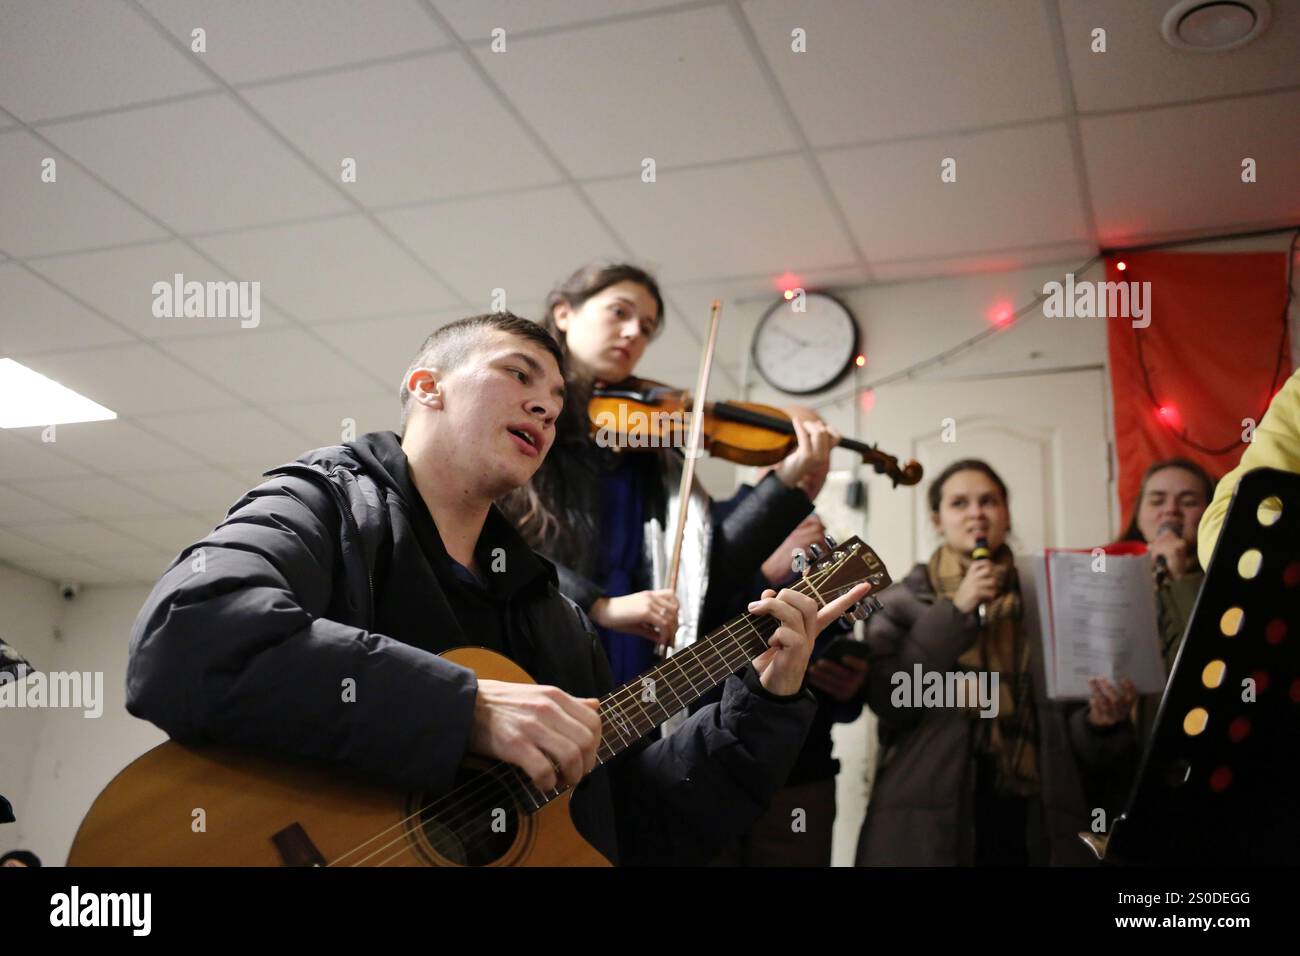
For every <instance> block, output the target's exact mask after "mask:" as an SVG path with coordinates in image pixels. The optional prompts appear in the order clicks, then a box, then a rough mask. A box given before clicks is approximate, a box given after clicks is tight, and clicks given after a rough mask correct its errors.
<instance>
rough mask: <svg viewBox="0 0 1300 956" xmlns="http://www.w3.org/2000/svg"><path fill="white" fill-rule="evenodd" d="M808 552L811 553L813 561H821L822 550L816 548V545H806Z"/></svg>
mask: <svg viewBox="0 0 1300 956" xmlns="http://www.w3.org/2000/svg"><path fill="white" fill-rule="evenodd" d="M808 550H809V551H810V552H811V553H812V557H813V560H814V561H820V560H821V559H822V549H821V548H819V547H817V545H815V544H810V545H808Z"/></svg>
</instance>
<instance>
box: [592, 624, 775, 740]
mask: <svg viewBox="0 0 1300 956" xmlns="http://www.w3.org/2000/svg"><path fill="white" fill-rule="evenodd" d="M776 629H777V623H776V621H775V620H773V619H772V618H770V617H758V616H756V615H753V614H748V613H746V614H742V615H741V616H740V617H738V618H736V619H735V620H734V621H731V622H730V623H729V624H726V625H725V626H723V627H720V628H718V629H717V630H716V631H714V632H713V633H712V634H710V635H709V636H708V637H707V638H705V639H704V640H702V641H697V642H696V643H694V644H692V645H691V646H690V647H688V648H686V650H684V651H679V652H678V653H676V654H674V655H673V656H672V657H670V658H668V660H666V661H664V662H663V663H662V664H660V665H658V666H657V667H655V668H653V669H651V670H649V671H647V672H646V673H645V674H642V675H641V676H640V677H638V678H636V679H635V680H632V681H629V682H628V683H626V684H624V685H623V686H622V687H620V688H618V689H617V690H615V691H613V692H611V693H610V694H608V695H607V696H606V697H605V698H604V699H603V700H601V702H600V719H601V726H602V733H601V741H600V747H599V749H598V750H597V756H598V758H599V759H600V762H601V763H604V762H605V761H607V760H610V759H612V758H613V757H615V756H617V755H618V754H620V753H622V752H623V751H624V750H626V749H627V748H628V747H630V746H632V745H633V744H634V743H636V742H637V741H638V740H640V739H641V738H642V737H644V736H645V735H646V734H648V733H650V731H651V730H653V729H654V728H655V727H657V726H658V725H659V724H662V723H663V722H664V721H665V720H667V719H668V718H669V717H671V716H672V715H673V714H675V713H677V712H678V711H681V710H685V709H686V708H687V707H689V706H690V705H691V704H693V703H695V702H696V701H697V700H699V699H700V698H701V697H703V696H704V695H705V694H707V693H708V692H709V691H711V690H712V689H713V688H714V687H717V686H718V685H719V684H721V683H722V682H723V681H725V680H726V679H727V678H728V677H729V676H730V675H732V674H734V673H736V671H738V670H740V669H741V668H742V667H744V666H745V665H746V664H748V663H749V662H750V661H752V660H753V659H754V658H756V657H758V656H759V655H760V654H762V653H763V651H765V650H767V641H768V638H770V637H771V636H772V635H773V634H774V633H775V632H776Z"/></svg>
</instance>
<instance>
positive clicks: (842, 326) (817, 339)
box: [753, 292, 858, 395]
mask: <svg viewBox="0 0 1300 956" xmlns="http://www.w3.org/2000/svg"><path fill="white" fill-rule="evenodd" d="M797 301H798V300H797V299H792V300H791V301H789V302H787V301H786V300H785V299H781V300H780V301H779V302H777V303H776V304H775V305H773V306H772V307H771V308H770V309H768V310H767V314H765V315H764V316H763V318H762V320H761V321H760V322H759V323H758V331H756V332H755V333H754V345H753V358H754V367H755V368H757V369H758V372H759V374H760V375H762V376H763V378H764V380H766V382H767V383H768V384H769V385H771V386H772V387H773V388H777V389H780V390H781V391H783V392H787V393H789V394H791V395H807V394H809V393H810V392H820V391H821V390H823V389H826V388H829V387H830V386H832V385H834V384H835V383H836V382H837V381H838V380H839V378H840V376H842V375H843V374H844V373H845V372H846V371H848V368H849V365H850V364H851V363H852V362H853V358H854V353H855V352H856V351H857V348H858V323H857V322H856V321H855V320H854V318H853V315H852V314H851V313H850V312H849V310H848V309H847V308H845V307H844V306H843V305H842V304H840V303H839V302H838V301H836V300H835V299H832V298H831V297H830V296H828V295H824V294H822V293H820V292H809V293H807V294H806V295H805V305H806V311H804V312H796V311H795V310H794V305H795V303H796V302H797Z"/></svg>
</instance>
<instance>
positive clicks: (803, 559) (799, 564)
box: [790, 548, 808, 574]
mask: <svg viewBox="0 0 1300 956" xmlns="http://www.w3.org/2000/svg"><path fill="white" fill-rule="evenodd" d="M790 570H791V571H793V572H794V573H795V574H803V573H804V571H806V570H808V555H806V554H804V553H803V548H795V549H794V551H792V552H791V553H790Z"/></svg>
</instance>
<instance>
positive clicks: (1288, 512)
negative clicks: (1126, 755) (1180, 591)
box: [1104, 468, 1300, 865]
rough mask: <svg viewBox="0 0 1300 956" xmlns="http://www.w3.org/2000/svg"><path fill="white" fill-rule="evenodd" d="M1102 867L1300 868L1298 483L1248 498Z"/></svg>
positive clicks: (1214, 561) (1246, 492) (1195, 617)
mask: <svg viewBox="0 0 1300 956" xmlns="http://www.w3.org/2000/svg"><path fill="white" fill-rule="evenodd" d="M1104 859H1105V860H1106V862H1108V863H1121V864H1137V865H1154V864H1165V865H1192V864H1295V863H1297V862H1300V475H1296V474H1291V473H1289V472H1283V471H1277V470H1275V469H1272V468H1264V469H1258V470H1255V471H1251V472H1249V473H1247V474H1246V475H1245V476H1244V477H1243V478H1242V480H1241V482H1240V484H1239V485H1238V487H1237V492H1236V494H1235V496H1234V497H1233V500H1232V503H1231V506H1230V507H1229V509H1228V514H1227V518H1226V520H1225V522H1224V525H1223V530H1222V533H1221V534H1220V536H1219V541H1218V545H1217V546H1216V548H1215V552H1214V555H1213V557H1212V558H1211V561H1210V567H1209V568H1208V569H1207V573H1206V576H1205V583H1204V584H1203V585H1202V587H1201V593H1200V595H1199V597H1198V598H1197V601H1196V607H1195V608H1194V610H1193V612H1192V619H1191V621H1190V622H1189V624H1188V627H1187V634H1186V635H1185V637H1184V640H1183V644H1182V647H1181V649H1180V650H1179V652H1178V657H1177V659H1176V660H1175V661H1174V667H1173V671H1172V672H1171V674H1170V678H1169V684H1168V686H1167V687H1166V688H1165V693H1164V696H1163V698H1162V699H1161V702H1160V709H1159V711H1158V714H1157V717H1156V723H1155V729H1154V732H1153V733H1152V736H1151V740H1150V741H1149V743H1148V745H1147V748H1146V751H1145V753H1144V754H1143V757H1142V762H1141V765H1140V770H1139V771H1138V776H1137V780H1136V781H1135V783H1134V786H1133V790H1132V792H1131V794H1130V795H1129V799H1128V803H1127V807H1126V809H1125V811H1124V813H1123V814H1122V815H1121V816H1120V817H1119V818H1118V819H1117V820H1116V821H1115V822H1114V825H1113V826H1112V827H1111V832H1110V837H1109V839H1108V840H1107V841H1106V845H1105V848H1104Z"/></svg>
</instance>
